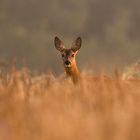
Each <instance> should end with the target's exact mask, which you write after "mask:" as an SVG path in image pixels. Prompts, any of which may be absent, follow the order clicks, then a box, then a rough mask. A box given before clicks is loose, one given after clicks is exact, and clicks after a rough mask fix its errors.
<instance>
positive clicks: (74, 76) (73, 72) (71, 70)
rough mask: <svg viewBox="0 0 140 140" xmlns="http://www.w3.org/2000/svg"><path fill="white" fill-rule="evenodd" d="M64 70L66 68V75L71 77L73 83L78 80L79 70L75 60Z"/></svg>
mask: <svg viewBox="0 0 140 140" xmlns="http://www.w3.org/2000/svg"><path fill="white" fill-rule="evenodd" d="M65 70H66V74H67V76H68V77H71V78H72V80H73V82H74V83H76V82H78V80H79V78H80V72H79V69H78V67H77V64H76V62H75V63H74V64H73V66H72V67H70V68H65Z"/></svg>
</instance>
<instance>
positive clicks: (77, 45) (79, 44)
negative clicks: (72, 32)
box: [71, 37, 82, 52]
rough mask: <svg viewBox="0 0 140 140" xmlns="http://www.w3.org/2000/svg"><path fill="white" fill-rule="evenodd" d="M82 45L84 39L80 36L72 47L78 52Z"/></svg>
mask: <svg viewBox="0 0 140 140" xmlns="http://www.w3.org/2000/svg"><path fill="white" fill-rule="evenodd" d="M81 45H82V39H81V37H78V38H77V39H76V40H75V41H74V43H73V45H72V47H71V49H72V50H73V51H74V52H76V51H78V50H79V49H80V48H81Z"/></svg>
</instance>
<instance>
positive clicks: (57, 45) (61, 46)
mask: <svg viewBox="0 0 140 140" xmlns="http://www.w3.org/2000/svg"><path fill="white" fill-rule="evenodd" d="M54 45H55V48H56V49H57V50H58V51H60V52H62V51H63V50H64V49H65V47H64V44H63V42H62V41H61V40H60V39H59V38H58V37H57V36H56V37H55V38H54Z"/></svg>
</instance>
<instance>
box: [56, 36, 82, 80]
mask: <svg viewBox="0 0 140 140" xmlns="http://www.w3.org/2000/svg"><path fill="white" fill-rule="evenodd" d="M54 44H55V48H56V49H57V50H58V51H59V52H60V53H61V56H62V60H63V64H64V67H65V70H66V73H67V75H69V76H72V77H73V79H75V78H76V77H78V75H79V70H78V68H77V64H76V59H75V56H76V54H77V52H78V50H79V49H80V48H81V44H82V39H81V37H78V38H77V39H76V40H75V41H74V43H73V44H72V47H71V48H69V49H66V48H65V46H64V44H63V42H62V41H61V40H60V39H59V38H58V37H55V39H54Z"/></svg>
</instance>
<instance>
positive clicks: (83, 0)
mask: <svg viewBox="0 0 140 140" xmlns="http://www.w3.org/2000/svg"><path fill="white" fill-rule="evenodd" d="M139 9H140V1H138V0H113V1H112V0H80V1H75V0H69V1H66V0H40V1H38V0H12V1H11V0H0V61H5V62H6V63H11V62H12V61H15V63H16V64H17V66H19V67H21V66H22V65H24V64H25V65H27V66H29V67H30V68H32V69H37V70H40V71H47V70H50V69H51V70H53V71H54V72H57V73H59V72H60V71H62V65H61V63H62V62H61V58H60V56H59V54H58V52H57V51H56V50H55V48H54V44H53V42H54V36H56V35H57V36H59V37H60V38H61V39H62V40H63V41H64V44H66V47H70V45H71V43H72V41H74V39H75V38H76V37H77V36H81V37H82V39H83V45H82V49H81V50H80V52H79V54H78V64H79V66H80V67H81V69H82V68H83V67H85V66H86V67H91V66H93V67H94V68H95V69H96V68H100V67H101V68H103V69H110V68H112V67H119V68H123V67H124V66H125V65H128V64H130V63H132V62H134V61H137V60H138V59H139V57H140V40H139V38H140V28H139V25H140V14H139V13H140V10H139Z"/></svg>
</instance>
